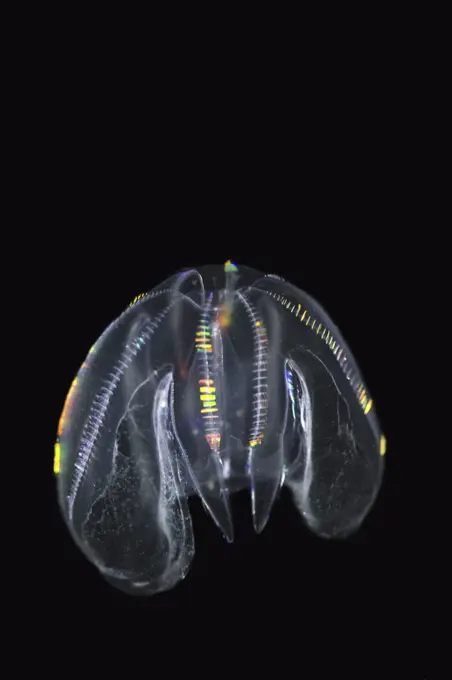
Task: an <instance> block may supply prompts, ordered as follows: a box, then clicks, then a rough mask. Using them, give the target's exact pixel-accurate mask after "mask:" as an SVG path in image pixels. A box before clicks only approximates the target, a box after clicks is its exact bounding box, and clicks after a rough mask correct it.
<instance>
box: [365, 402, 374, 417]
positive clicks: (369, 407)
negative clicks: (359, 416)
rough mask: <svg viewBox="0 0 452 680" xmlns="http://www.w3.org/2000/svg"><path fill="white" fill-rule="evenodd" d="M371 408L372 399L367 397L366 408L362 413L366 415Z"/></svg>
mask: <svg viewBox="0 0 452 680" xmlns="http://www.w3.org/2000/svg"><path fill="white" fill-rule="evenodd" d="M371 408H372V399H369V401H368V402H367V404H366V408H365V409H364V413H365V414H366V415H367V414H368V413H369V411H370V409H371Z"/></svg>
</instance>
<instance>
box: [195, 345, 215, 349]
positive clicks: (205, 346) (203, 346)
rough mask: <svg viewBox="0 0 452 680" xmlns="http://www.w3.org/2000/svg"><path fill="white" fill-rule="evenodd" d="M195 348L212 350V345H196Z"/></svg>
mask: <svg viewBox="0 0 452 680" xmlns="http://www.w3.org/2000/svg"><path fill="white" fill-rule="evenodd" d="M197 347H198V348H201V349H212V345H206V344H202V345H197Z"/></svg>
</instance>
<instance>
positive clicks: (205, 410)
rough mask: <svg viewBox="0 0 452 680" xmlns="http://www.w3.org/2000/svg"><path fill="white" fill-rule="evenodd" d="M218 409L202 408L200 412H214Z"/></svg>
mask: <svg viewBox="0 0 452 680" xmlns="http://www.w3.org/2000/svg"><path fill="white" fill-rule="evenodd" d="M217 411H218V409H217V408H202V409H201V413H216V412H217Z"/></svg>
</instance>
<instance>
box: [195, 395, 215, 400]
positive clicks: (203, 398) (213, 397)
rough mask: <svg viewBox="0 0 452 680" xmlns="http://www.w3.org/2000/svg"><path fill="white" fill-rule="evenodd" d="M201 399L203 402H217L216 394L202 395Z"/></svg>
mask: <svg viewBox="0 0 452 680" xmlns="http://www.w3.org/2000/svg"><path fill="white" fill-rule="evenodd" d="M199 398H200V399H201V401H215V395H214V394H200V395H199Z"/></svg>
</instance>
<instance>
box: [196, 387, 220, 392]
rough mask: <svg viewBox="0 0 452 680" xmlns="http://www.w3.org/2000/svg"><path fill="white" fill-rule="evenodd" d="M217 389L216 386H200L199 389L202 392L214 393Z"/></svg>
mask: <svg viewBox="0 0 452 680" xmlns="http://www.w3.org/2000/svg"><path fill="white" fill-rule="evenodd" d="M215 389H216V388H215V387H200V388H199V391H200V392H208V393H212V392H215Z"/></svg>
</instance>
